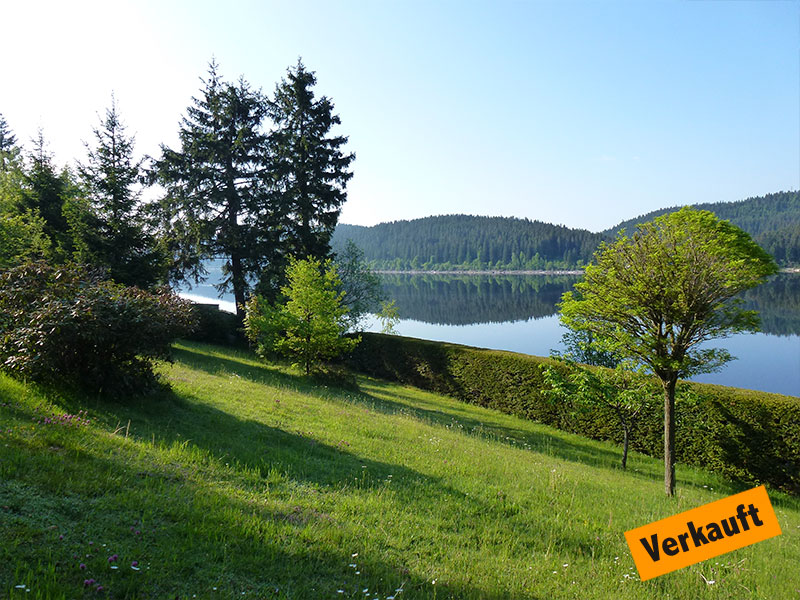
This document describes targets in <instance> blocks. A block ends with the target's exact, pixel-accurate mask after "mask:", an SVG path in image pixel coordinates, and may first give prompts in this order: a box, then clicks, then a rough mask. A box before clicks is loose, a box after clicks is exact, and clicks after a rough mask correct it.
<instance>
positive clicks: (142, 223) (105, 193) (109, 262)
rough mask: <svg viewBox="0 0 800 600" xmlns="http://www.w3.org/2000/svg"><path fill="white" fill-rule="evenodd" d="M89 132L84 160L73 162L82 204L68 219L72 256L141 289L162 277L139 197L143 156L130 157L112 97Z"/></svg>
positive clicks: (129, 139) (131, 144) (129, 141)
mask: <svg viewBox="0 0 800 600" xmlns="http://www.w3.org/2000/svg"><path fill="white" fill-rule="evenodd" d="M92 133H93V135H94V144H93V145H91V144H88V143H87V144H86V150H87V160H86V162H85V163H79V164H78V175H79V177H80V179H81V181H82V183H83V185H84V189H85V193H86V195H87V203H86V204H87V205H86V206H85V210H84V211H82V213H79V214H76V215H75V218H74V219H73V229H75V230H77V231H75V234H76V235H75V237H76V240H75V244H76V254H77V258H78V259H79V260H81V261H82V262H86V263H91V264H93V265H97V266H101V267H103V268H106V269H108V275H109V277H111V279H113V280H114V281H116V282H117V283H122V284H124V285H136V286H138V287H140V288H143V289H146V288H148V287H150V286H152V285H153V284H155V283H156V282H158V281H159V280H160V279H161V278H162V275H163V273H162V270H163V268H162V261H161V256H160V254H159V252H158V251H157V249H156V240H155V238H154V236H153V235H151V234H150V232H149V231H148V229H147V226H146V219H145V215H144V211H143V207H142V205H141V204H140V202H139V197H140V194H141V192H140V187H141V186H140V183H141V179H142V162H143V161H142V160H141V159H139V160H136V159H135V158H134V139H133V137H130V136H128V135H127V134H126V132H125V126H124V124H123V123H122V120H121V118H120V115H119V113H118V111H117V105H116V101H115V100H114V98H113V97H112V100H111V106H110V107H109V108H108V109H107V110H106V113H105V117H104V118H102V119H101V122H100V126H99V127H95V128H94V129H93V130H92Z"/></svg>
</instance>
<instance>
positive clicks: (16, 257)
mask: <svg viewBox="0 0 800 600" xmlns="http://www.w3.org/2000/svg"><path fill="white" fill-rule="evenodd" d="M49 256H50V238H48V237H47V235H45V233H44V221H43V219H42V218H41V217H37V216H36V215H34V214H32V213H30V212H28V213H24V214H4V215H3V216H2V218H0V269H8V268H11V267H16V266H18V265H21V264H23V263H25V262H28V261H31V260H37V259H46V258H48V257H49Z"/></svg>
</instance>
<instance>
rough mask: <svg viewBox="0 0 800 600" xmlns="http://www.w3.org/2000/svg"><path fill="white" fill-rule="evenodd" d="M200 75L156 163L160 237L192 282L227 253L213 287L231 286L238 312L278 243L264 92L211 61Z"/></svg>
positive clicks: (176, 274) (178, 276)
mask: <svg viewBox="0 0 800 600" xmlns="http://www.w3.org/2000/svg"><path fill="white" fill-rule="evenodd" d="M203 83H204V88H203V90H202V92H201V94H200V97H199V98H193V99H192V100H193V104H192V105H191V106H190V107H189V108H188V109H187V112H186V116H185V117H184V119H183V122H182V124H181V128H180V132H179V137H180V148H179V149H177V150H172V149H170V148H168V147H166V146H162V148H161V150H162V157H161V159H160V160H158V161H156V163H155V167H154V171H153V175H154V178H155V179H156V180H157V181H158V182H159V183H160V184H161V186H162V187H164V188H165V190H166V192H167V194H166V196H165V198H164V199H163V200H162V202H161V203H160V211H159V216H160V221H161V224H162V239H163V240H164V245H165V246H166V248H167V250H168V252H169V255H170V256H171V261H172V273H171V275H172V278H173V279H174V280H178V281H180V280H185V281H192V280H193V281H194V282H195V283H196V282H198V281H200V280H202V279H203V278H204V276H205V275H206V271H205V269H204V267H203V262H204V261H206V260H208V259H211V258H217V257H224V258H225V264H224V265H223V274H224V278H223V280H222V282H221V283H220V284H219V285H218V286H217V288H218V290H219V291H220V292H226V291H231V290H232V291H233V296H234V299H235V301H236V311H237V314H238V315H239V316H240V317H243V316H244V308H243V307H244V305H245V302H246V299H247V295H248V293H249V287H250V281H251V280H252V279H253V278H254V277H256V276H257V275H258V273H259V272H260V271H261V270H262V268H264V264H265V263H268V264H269V263H272V262H274V253H275V252H277V251H278V249H279V248H280V247H281V246H280V243H279V242H280V240H279V237H280V235H281V232H280V229H279V228H278V224H279V223H277V222H276V221H275V219H273V215H274V213H275V212H276V211H275V210H274V207H273V205H272V204H271V203H270V202H271V200H270V198H268V197H267V194H266V182H265V175H266V171H267V168H268V163H267V157H266V151H265V148H266V136H265V134H264V133H263V132H262V130H261V126H262V121H263V118H264V115H265V105H264V99H263V97H262V95H261V93H260V92H257V91H254V90H252V89H250V87H249V85H248V83H247V82H246V81H244V79H240V80H239V82H238V83H237V84H235V85H234V84H230V83H226V82H225V81H223V80H222V78H221V76H220V74H219V73H218V69H217V65H216V63H214V62H212V63H211V64H210V65H209V71H208V77H207V79H206V80H205V81H204V82H203Z"/></svg>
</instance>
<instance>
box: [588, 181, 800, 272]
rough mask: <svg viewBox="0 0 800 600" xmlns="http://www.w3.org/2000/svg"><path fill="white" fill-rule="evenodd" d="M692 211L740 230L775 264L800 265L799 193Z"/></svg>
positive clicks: (632, 225)
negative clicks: (775, 261) (708, 211)
mask: <svg viewBox="0 0 800 600" xmlns="http://www.w3.org/2000/svg"><path fill="white" fill-rule="evenodd" d="M694 207H695V208H698V209H702V210H710V211H711V212H713V213H714V214H715V215H717V217H719V218H720V219H725V220H728V221H730V222H731V223H733V224H734V225H736V226H738V227H741V228H742V229H744V230H745V231H746V232H747V233H749V234H750V235H751V236H753V239H755V240H756V242H758V244H759V245H760V246H761V247H762V248H764V250H766V251H767V252H769V253H770V254H772V256H774V257H775V260H777V261H778V263H779V264H781V265H784V266H787V265H798V264H800V192H797V191H795V192H778V193H775V194H767V195H766V196H758V197H755V198H747V199H746V200H739V201H738V202H714V203H705V204H696V205H694ZM678 208H680V207H677V206H674V207H672V208H664V209H661V210H657V211H653V212H650V213H647V214H645V215H641V216H639V217H636V218H635V219H630V220H628V221H624V222H622V223H620V224H619V225H617V226H616V227H612V228H611V229H608V230H606V231H604V232H602V233H603V234H604V235H607V236H609V237H611V236H615V235H616V234H617V232H618V231H620V230H621V229H625V231H626V232H627V233H628V234H630V233H632V232H633V231H634V230H635V229H636V224H637V223H644V222H646V221H650V220H652V219H654V218H655V217H658V216H661V215H663V214H666V213H669V212H672V211H674V210H678Z"/></svg>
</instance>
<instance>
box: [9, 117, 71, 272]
mask: <svg viewBox="0 0 800 600" xmlns="http://www.w3.org/2000/svg"><path fill="white" fill-rule="evenodd" d="M32 141H33V151H32V152H31V153H30V154H29V156H28V163H29V167H28V169H27V170H26V171H25V175H24V181H23V186H24V189H23V190H22V194H21V199H20V200H21V203H22V206H21V207H18V208H19V209H21V210H20V212H24V211H26V210H28V211H31V212H32V213H33V214H36V215H38V216H40V217H41V218H42V219H43V220H44V233H45V234H46V235H47V237H48V238H50V240H51V241H52V243H53V247H54V248H55V250H56V257H57V258H66V257H68V255H69V254H70V253H71V252H72V239H71V236H70V231H69V223H68V221H67V218H66V215H65V214H64V205H65V203H66V202H67V201H68V200H69V199H70V198H71V197H73V196H74V193H75V186H74V181H73V178H72V174H71V173H70V172H69V170H67V169H62V171H61V172H60V173H59V172H58V171H57V170H56V167H55V164H54V163H53V157H52V155H51V154H50V153H49V152H48V151H47V143H46V142H45V139H44V134H43V133H42V130H41V129H40V130H39V132H38V134H37V136H36V137H35V138H34V139H33V140H32Z"/></svg>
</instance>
